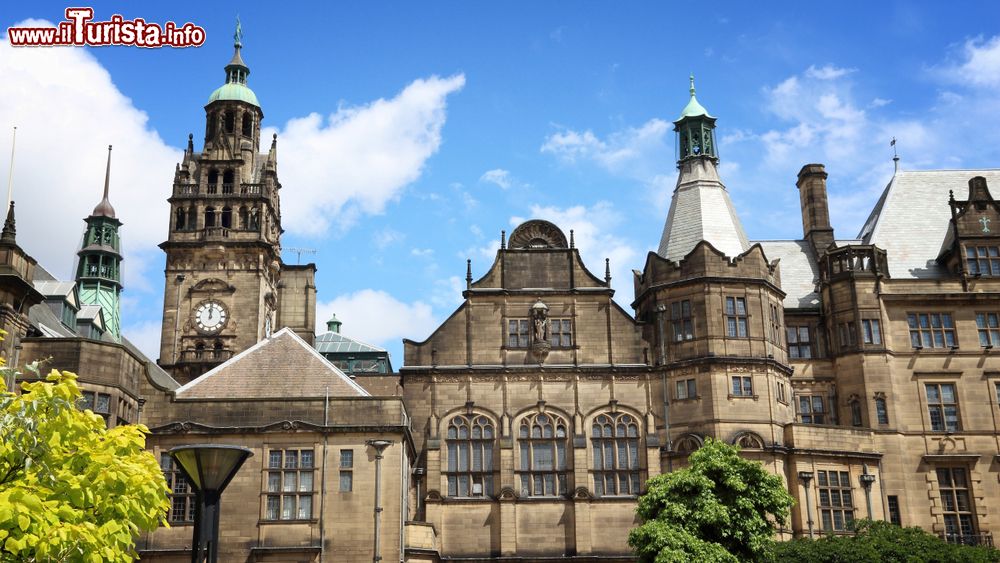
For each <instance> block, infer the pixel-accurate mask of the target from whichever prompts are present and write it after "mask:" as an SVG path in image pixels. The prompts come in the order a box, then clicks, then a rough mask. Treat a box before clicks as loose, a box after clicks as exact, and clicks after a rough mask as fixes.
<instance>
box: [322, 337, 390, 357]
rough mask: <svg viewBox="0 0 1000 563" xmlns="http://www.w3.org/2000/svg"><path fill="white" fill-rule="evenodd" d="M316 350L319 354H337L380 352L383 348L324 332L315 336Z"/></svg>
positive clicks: (383, 351) (383, 350)
mask: <svg viewBox="0 0 1000 563" xmlns="http://www.w3.org/2000/svg"><path fill="white" fill-rule="evenodd" d="M315 347H316V350H317V351H318V352H319V353H320V354H338V353H347V352H382V353H385V349H384V348H379V347H377V346H372V345H371V344H365V343H364V342H361V341H360V340H355V339H353V338H350V337H347V336H344V335H343V334H338V333H336V332H324V333H323V334H320V335H317V336H316V344H315Z"/></svg>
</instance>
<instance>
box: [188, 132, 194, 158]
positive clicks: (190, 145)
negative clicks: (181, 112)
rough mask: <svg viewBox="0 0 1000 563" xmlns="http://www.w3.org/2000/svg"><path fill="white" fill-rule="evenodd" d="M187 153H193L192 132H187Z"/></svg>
mask: <svg viewBox="0 0 1000 563" xmlns="http://www.w3.org/2000/svg"><path fill="white" fill-rule="evenodd" d="M187 152H188V154H193V153H194V133H188V148H187Z"/></svg>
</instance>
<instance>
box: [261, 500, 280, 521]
mask: <svg viewBox="0 0 1000 563" xmlns="http://www.w3.org/2000/svg"><path fill="white" fill-rule="evenodd" d="M280 505H281V497H279V496H268V497H267V511H266V514H265V515H264V518H266V519H268V520H277V519H278V515H279V512H280Z"/></svg>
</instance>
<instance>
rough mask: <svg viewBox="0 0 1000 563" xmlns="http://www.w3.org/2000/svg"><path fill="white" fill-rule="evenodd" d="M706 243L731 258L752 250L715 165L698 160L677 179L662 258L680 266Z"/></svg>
mask: <svg viewBox="0 0 1000 563" xmlns="http://www.w3.org/2000/svg"><path fill="white" fill-rule="evenodd" d="M703 240H704V241H708V242H709V243H711V244H712V246H714V247H715V248H716V249H718V250H720V251H722V252H723V253H724V254H725V255H726V256H729V257H736V256H739V255H740V254H743V253H744V252H746V251H747V250H748V249H749V248H750V242H749V241H748V240H747V235H746V233H745V232H744V231H743V225H742V224H741V223H740V218H739V216H738V215H736V209H735V208H733V202H732V201H731V200H730V199H729V193H728V192H727V191H726V188H725V186H723V185H722V182H721V181H720V180H719V174H718V171H717V170H716V168H715V165H714V164H712V163H710V162H709V161H707V160H706V161H699V160H697V159H696V160H695V161H694V162H689V163H685V164H682V167H681V172H680V174H679V175H678V176H677V188H676V189H675V190H674V196H673V199H672V200H671V201H670V212H669V213H668V214H667V222H666V224H664V226H663V236H662V237H661V238H660V248H659V250H658V254H659V255H660V256H662V257H664V258H666V259H667V260H671V261H674V262H678V261H680V260H681V259H682V258H684V257H685V256H687V254H688V253H689V252H691V251H692V250H693V249H694V247H695V245H697V244H698V243H699V242H701V241H703Z"/></svg>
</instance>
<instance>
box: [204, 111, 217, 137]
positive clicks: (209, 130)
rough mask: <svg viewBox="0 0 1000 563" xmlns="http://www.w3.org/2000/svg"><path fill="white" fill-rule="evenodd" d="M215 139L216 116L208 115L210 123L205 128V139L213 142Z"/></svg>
mask: <svg viewBox="0 0 1000 563" xmlns="http://www.w3.org/2000/svg"><path fill="white" fill-rule="evenodd" d="M213 137H215V114H214V113H210V114H208V123H207V124H206V126H205V139H206V140H209V141H210V140H212V138H213Z"/></svg>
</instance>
